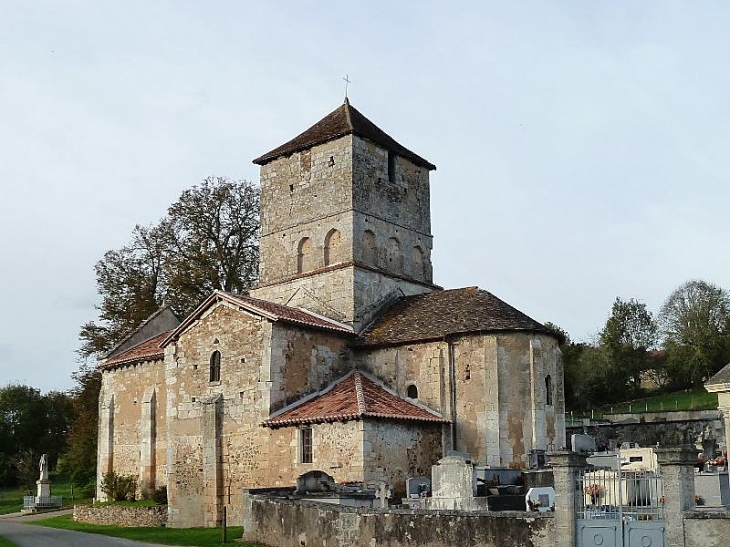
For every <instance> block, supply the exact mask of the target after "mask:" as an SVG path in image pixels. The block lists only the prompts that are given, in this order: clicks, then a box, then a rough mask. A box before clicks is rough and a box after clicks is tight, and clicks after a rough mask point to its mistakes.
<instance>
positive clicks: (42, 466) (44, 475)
mask: <svg viewBox="0 0 730 547" xmlns="http://www.w3.org/2000/svg"><path fill="white" fill-rule="evenodd" d="M47 456H48V454H43V455H42V456H41V461H40V462H38V470H39V471H40V473H41V477H40V480H42V481H47V480H48V460H47Z"/></svg>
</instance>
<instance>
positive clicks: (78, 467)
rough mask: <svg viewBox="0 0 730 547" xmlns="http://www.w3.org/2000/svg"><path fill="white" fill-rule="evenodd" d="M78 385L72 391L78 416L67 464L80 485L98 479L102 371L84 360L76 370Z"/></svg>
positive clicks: (73, 477)
mask: <svg viewBox="0 0 730 547" xmlns="http://www.w3.org/2000/svg"><path fill="white" fill-rule="evenodd" d="M73 378H74V380H75V381H76V386H75V387H74V389H73V390H72V391H71V394H72V396H73V407H74V412H75V416H76V418H75V420H74V421H73V424H72V425H71V428H70V430H69V434H68V439H67V444H68V450H67V452H66V454H65V456H64V467H65V469H64V470H66V471H68V474H69V475H70V478H71V480H72V481H73V482H74V484H76V485H77V486H86V485H89V484H93V482H94V480H95V479H96V441H97V428H98V424H99V411H98V408H99V391H100V390H101V373H100V372H99V371H98V370H96V368H95V367H92V366H89V365H88V364H84V365H82V366H81V368H80V369H79V370H78V371H77V372H75V373H74V374H73Z"/></svg>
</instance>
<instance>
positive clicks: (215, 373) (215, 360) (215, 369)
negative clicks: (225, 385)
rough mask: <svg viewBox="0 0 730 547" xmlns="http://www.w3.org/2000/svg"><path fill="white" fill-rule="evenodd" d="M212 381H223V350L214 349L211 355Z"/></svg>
mask: <svg viewBox="0 0 730 547" xmlns="http://www.w3.org/2000/svg"><path fill="white" fill-rule="evenodd" d="M209 381H211V382H220V381H221V352H220V351H214V352H213V355H211V356H210V380H209Z"/></svg>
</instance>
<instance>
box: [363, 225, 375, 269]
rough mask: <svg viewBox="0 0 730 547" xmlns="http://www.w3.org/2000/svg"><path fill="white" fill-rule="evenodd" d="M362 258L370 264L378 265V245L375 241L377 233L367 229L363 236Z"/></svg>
mask: <svg viewBox="0 0 730 547" xmlns="http://www.w3.org/2000/svg"><path fill="white" fill-rule="evenodd" d="M362 259H363V262H365V264H367V265H368V266H373V267H377V265H378V246H377V244H376V243H375V233H374V232H372V231H370V230H365V233H364V234H363V238H362Z"/></svg>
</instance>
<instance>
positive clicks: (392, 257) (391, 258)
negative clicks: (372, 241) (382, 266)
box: [387, 237, 403, 273]
mask: <svg viewBox="0 0 730 547" xmlns="http://www.w3.org/2000/svg"><path fill="white" fill-rule="evenodd" d="M387 267H388V270H390V271H391V272H393V273H402V272H403V255H402V254H401V252H400V242H399V241H398V239H396V238H395V237H391V238H390V239H389V240H388V264H387Z"/></svg>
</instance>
